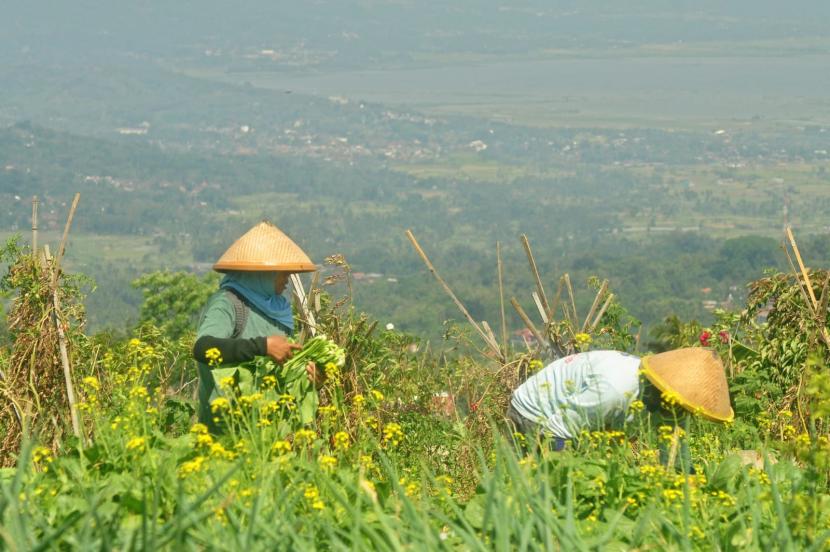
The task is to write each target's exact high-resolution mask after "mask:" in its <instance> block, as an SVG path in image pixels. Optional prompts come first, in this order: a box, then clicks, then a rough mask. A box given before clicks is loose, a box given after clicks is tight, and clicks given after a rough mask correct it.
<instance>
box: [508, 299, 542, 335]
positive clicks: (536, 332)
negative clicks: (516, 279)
mask: <svg viewBox="0 0 830 552" xmlns="http://www.w3.org/2000/svg"><path fill="white" fill-rule="evenodd" d="M510 303H511V304H512V305H513V308H514V309H516V312H517V313H519V318H521V319H522V322H524V323H525V326H527V328H528V329H529V330H530V332H531V333H532V334H533V337H535V338H536V341H538V342H539V345H540V346H542V347H544V346H545V339H544V338H543V337H542V334H541V333H539V330H538V329H536V326H534V325H533V322H532V321H531V320H530V317H529V316H528V315H527V313H526V312H525V310H524V309H523V308H522V306H521V305H520V304H519V302H518V301H516V298H515V297H511V298H510Z"/></svg>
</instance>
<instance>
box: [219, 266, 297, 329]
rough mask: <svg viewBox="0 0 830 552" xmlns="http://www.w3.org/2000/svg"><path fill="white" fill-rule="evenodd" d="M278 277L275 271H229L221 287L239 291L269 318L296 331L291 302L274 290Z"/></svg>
mask: <svg viewBox="0 0 830 552" xmlns="http://www.w3.org/2000/svg"><path fill="white" fill-rule="evenodd" d="M276 277H277V274H276V273H275V272H241V271H240V272H228V273H227V274H226V275H225V277H224V278H222V283H220V284H219V288H220V289H232V290H234V291H237V292H239V294H240V295H242V296H243V297H244V298H245V299H247V300H248V301H249V302H250V303H251V304H252V305H253V306H254V307H256V308H257V310H259V311H260V312H261V313H262V314H264V315H265V316H266V317H267V318H269V319H270V320H272V321H273V322H277V323H279V324H282V325H283V326H285V327H286V328H288V329H289V330H290V331H294V314H293V312H292V311H291V303H290V302H289V301H288V299H286V298H285V297H283V296H282V295H277V293H276V291H275V290H274V279H275V278H276Z"/></svg>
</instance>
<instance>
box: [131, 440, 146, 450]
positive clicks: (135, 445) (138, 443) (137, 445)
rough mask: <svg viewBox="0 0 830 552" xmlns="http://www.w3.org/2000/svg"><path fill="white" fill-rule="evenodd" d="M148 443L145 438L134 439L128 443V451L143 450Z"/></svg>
mask: <svg viewBox="0 0 830 552" xmlns="http://www.w3.org/2000/svg"><path fill="white" fill-rule="evenodd" d="M146 442H147V440H146V439H145V438H144V437H133V438H132V439H130V440H129V441H127V450H136V449H143V448H144V444H145V443H146Z"/></svg>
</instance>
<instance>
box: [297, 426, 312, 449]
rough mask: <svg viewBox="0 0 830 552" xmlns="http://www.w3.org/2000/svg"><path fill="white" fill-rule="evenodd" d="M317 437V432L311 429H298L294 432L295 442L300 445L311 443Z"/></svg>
mask: <svg viewBox="0 0 830 552" xmlns="http://www.w3.org/2000/svg"><path fill="white" fill-rule="evenodd" d="M316 438H317V434H316V433H315V432H314V431H312V430H310V429H298V430H297V431H296V432H295V433H294V443H295V444H296V445H298V446H303V445H307V444H310V443H311V442H312V441H314V439H316Z"/></svg>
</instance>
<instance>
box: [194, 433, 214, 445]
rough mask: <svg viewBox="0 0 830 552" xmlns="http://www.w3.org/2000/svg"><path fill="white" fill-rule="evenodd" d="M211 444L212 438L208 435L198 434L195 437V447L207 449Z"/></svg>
mask: <svg viewBox="0 0 830 552" xmlns="http://www.w3.org/2000/svg"><path fill="white" fill-rule="evenodd" d="M212 444H213V437H211V436H210V434H209V433H199V434H198V435H197V436H196V445H197V446H201V447H209V446H210V445H212Z"/></svg>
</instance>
